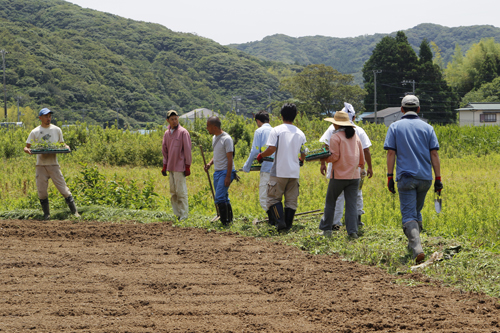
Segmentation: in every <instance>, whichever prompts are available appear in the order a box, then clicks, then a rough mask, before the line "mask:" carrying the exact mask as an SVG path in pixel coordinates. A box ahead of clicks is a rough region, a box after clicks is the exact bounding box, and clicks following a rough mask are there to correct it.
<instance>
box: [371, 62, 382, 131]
mask: <svg viewBox="0 0 500 333" xmlns="http://www.w3.org/2000/svg"><path fill="white" fill-rule="evenodd" d="M372 72H373V86H374V88H375V89H374V91H373V109H374V111H375V124H376V123H377V74H380V73H382V70H381V69H374V70H373V71H372Z"/></svg>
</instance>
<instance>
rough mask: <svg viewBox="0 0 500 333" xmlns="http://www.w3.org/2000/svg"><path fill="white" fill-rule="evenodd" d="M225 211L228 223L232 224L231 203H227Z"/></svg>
mask: <svg viewBox="0 0 500 333" xmlns="http://www.w3.org/2000/svg"><path fill="white" fill-rule="evenodd" d="M227 210H228V216H229V223H232V222H233V207H232V206H231V203H227Z"/></svg>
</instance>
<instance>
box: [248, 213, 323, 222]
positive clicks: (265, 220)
mask: <svg viewBox="0 0 500 333" xmlns="http://www.w3.org/2000/svg"><path fill="white" fill-rule="evenodd" d="M318 212H320V213H318ZM313 213H316V214H313ZM308 214H311V215H319V214H323V212H321V209H316V210H310V211H308V212H302V213H297V214H295V216H296V217H297V216H300V215H308ZM267 221H269V220H268V219H264V220H260V221H258V220H257V219H255V220H254V221H253V222H252V224H253V225H257V224H260V223H264V222H267Z"/></svg>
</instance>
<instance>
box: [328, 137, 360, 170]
mask: <svg viewBox="0 0 500 333" xmlns="http://www.w3.org/2000/svg"><path fill="white" fill-rule="evenodd" d="M330 152H331V153H332V155H330V157H328V158H327V159H326V162H331V163H332V169H333V175H334V177H333V178H335V179H359V178H360V175H359V169H358V168H362V167H364V165H365V155H364V153H363V147H362V146H361V140H359V137H358V135H357V134H354V136H353V137H352V138H350V139H347V138H346V136H345V132H344V131H339V132H336V133H333V134H332V137H331V138H330ZM328 178H332V175H331V174H330V175H328Z"/></svg>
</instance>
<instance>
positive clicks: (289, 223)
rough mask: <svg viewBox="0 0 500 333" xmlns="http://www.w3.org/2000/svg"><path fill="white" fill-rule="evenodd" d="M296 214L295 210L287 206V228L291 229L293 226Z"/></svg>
mask: <svg viewBox="0 0 500 333" xmlns="http://www.w3.org/2000/svg"><path fill="white" fill-rule="evenodd" d="M294 216H295V210H293V209H291V208H285V223H286V230H290V229H291V228H292V224H293V218H294Z"/></svg>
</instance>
